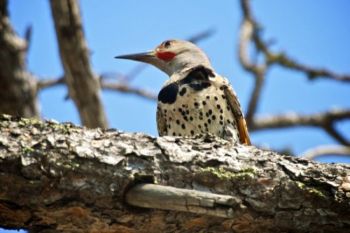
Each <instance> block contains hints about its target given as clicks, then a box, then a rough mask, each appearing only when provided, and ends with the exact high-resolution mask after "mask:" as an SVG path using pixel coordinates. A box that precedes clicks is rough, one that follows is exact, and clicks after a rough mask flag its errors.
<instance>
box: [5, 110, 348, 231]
mask: <svg viewBox="0 0 350 233" xmlns="http://www.w3.org/2000/svg"><path fill="white" fill-rule="evenodd" d="M147 183H148V184H149V183H153V184H157V185H155V186H154V185H151V186H149V185H143V184H147ZM164 186H166V187H164ZM150 188H151V189H150ZM164 190H166V192H164ZM150 191H151V192H153V193H154V192H156V193H161V195H160V196H153V194H152V195H149V193H150ZM179 192H180V193H182V194H179ZM147 193H148V194H147ZM166 193H168V194H169V193H170V194H169V195H170V197H171V198H173V200H174V202H167V201H170V199H165V198H164V195H168V194H166ZM349 193H350V166H349V165H344V164H321V163H316V162H312V161H309V160H305V159H300V158H295V157H290V156H282V155H278V154H276V153H274V152H271V151H263V150H259V149H257V148H255V147H252V146H250V147H246V146H242V145H232V144H230V143H229V142H227V141H224V140H222V139H218V138H214V137H211V136H204V137H199V138H176V137H159V138H152V137H149V136H146V135H143V134H139V133H138V134H127V133H121V132H118V131H103V130H100V129H94V130H93V129H86V128H80V127H75V126H73V125H72V124H56V123H53V122H41V121H38V120H32V119H18V118H12V117H10V116H2V117H1V118H0V216H1V218H0V225H1V226H2V227H7V228H27V229H29V230H30V231H35V232H46V231H47V230H50V232H62V231H74V232H87V231H90V232H93V231H98V232H101V231H104V232H145V231H146V232H165V233H166V232H201V231H203V232H232V231H234V232H262V233H263V232H281V231H284V232H347V231H348V226H349V224H350V221H349V216H350V208H349V207H350V204H349V203H350V195H349ZM136 196H137V197H138V199H135V198H136ZM175 197H176V198H175ZM157 203H158V204H157ZM127 204H129V205H127ZM135 206H139V207H142V206H143V207H146V208H156V209H154V210H153V211H147V210H146V209H145V208H137V207H135ZM175 206H176V207H175ZM183 206H185V207H186V206H187V208H183ZM162 207H164V208H162ZM158 208H160V209H168V211H164V210H163V211H161V210H157V209H158ZM205 209H207V211H204V210H205ZM176 210H181V211H183V212H177V211H176ZM193 212H195V213H197V214H193ZM209 215H211V216H209ZM215 216H216V217H215ZM217 216H222V217H217ZM223 217H224V218H223Z"/></svg>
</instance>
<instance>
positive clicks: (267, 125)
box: [250, 109, 350, 145]
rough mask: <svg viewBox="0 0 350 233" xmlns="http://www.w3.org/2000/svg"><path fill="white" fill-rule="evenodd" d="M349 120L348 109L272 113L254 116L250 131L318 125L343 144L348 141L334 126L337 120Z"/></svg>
mask: <svg viewBox="0 0 350 233" xmlns="http://www.w3.org/2000/svg"><path fill="white" fill-rule="evenodd" d="M343 120H350V110H348V109H334V110H329V111H327V112H322V113H316V114H311V115H300V114H297V113H287V114H284V115H274V116H266V117H256V118H255V119H254V121H253V123H252V124H251V126H250V127H251V128H250V130H251V131H257V130H264V129H281V128H288V127H295V126H309V127H319V128H322V129H324V130H325V131H326V132H327V133H328V134H329V135H330V136H331V137H333V138H334V139H336V140H337V141H338V142H339V143H341V144H343V145H349V144H350V142H349V140H347V139H346V138H345V137H344V136H343V135H341V134H340V132H338V130H337V129H336V128H335V124H336V123H337V122H339V121H343Z"/></svg>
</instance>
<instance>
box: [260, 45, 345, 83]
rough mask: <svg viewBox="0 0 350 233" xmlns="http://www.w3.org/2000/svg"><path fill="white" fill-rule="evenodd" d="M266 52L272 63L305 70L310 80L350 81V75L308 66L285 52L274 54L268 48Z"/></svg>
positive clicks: (301, 70)
mask: <svg viewBox="0 0 350 233" xmlns="http://www.w3.org/2000/svg"><path fill="white" fill-rule="evenodd" d="M265 52H266V55H267V56H268V59H269V62H270V63H271V64H278V65H280V66H282V67H285V68H288V69H291V70H296V71H300V72H303V73H305V74H306V75H307V77H308V78H309V79H310V80H315V79H317V78H323V79H331V80H335V81H341V82H350V75H341V74H337V73H335V72H333V71H330V70H327V69H322V68H314V67H310V66H306V65H303V64H301V63H299V62H297V61H296V60H293V59H292V58H290V57H288V56H287V55H286V54H284V53H278V54H274V53H272V52H271V51H269V50H266V51H265Z"/></svg>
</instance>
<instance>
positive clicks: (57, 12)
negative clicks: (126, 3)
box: [50, 0, 108, 128]
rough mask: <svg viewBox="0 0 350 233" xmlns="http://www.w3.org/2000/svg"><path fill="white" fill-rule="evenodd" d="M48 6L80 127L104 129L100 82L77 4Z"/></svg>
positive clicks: (69, 1) (70, 1)
mask: <svg viewBox="0 0 350 233" xmlns="http://www.w3.org/2000/svg"><path fill="white" fill-rule="evenodd" d="M50 4H51V11H52V16H53V20H54V23H55V29H56V35H57V40H58V45H59V50H60V56H61V61H62V64H63V68H64V71H65V75H64V76H65V80H66V83H67V86H68V90H69V96H70V97H71V98H72V100H73V101H74V103H75V105H76V107H77V109H78V111H79V115H80V120H81V121H82V124H83V125H85V126H87V127H90V128H96V127H102V128H106V127H107V125H108V124H107V119H106V116H105V112H104V109H103V105H102V101H101V99H100V86H99V81H98V79H97V77H96V76H95V75H94V73H93V71H92V68H91V65H90V61H89V51H88V48H87V45H86V41H85V39H84V33H83V26H82V23H81V17H80V12H79V5H78V1H75V0H64V1H55V0H51V1H50Z"/></svg>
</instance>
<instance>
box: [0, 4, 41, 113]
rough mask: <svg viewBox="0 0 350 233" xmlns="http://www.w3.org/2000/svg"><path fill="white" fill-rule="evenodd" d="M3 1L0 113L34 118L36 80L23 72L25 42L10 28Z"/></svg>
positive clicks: (0, 17) (0, 18) (0, 51)
mask: <svg viewBox="0 0 350 233" xmlns="http://www.w3.org/2000/svg"><path fill="white" fill-rule="evenodd" d="M7 3H8V2H7V1H6V0H1V1H0V64H1V66H0V113H6V114H11V115H17V116H24V117H38V116H39V110H38V104H37V99H36V80H35V79H34V78H33V77H32V76H31V74H30V73H29V72H28V71H27V67H26V60H25V59H26V55H27V47H28V43H27V41H25V40H24V39H22V38H20V37H18V36H17V35H16V33H15V32H14V30H13V29H12V27H11V24H10V20H9V17H8V11H7Z"/></svg>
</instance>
